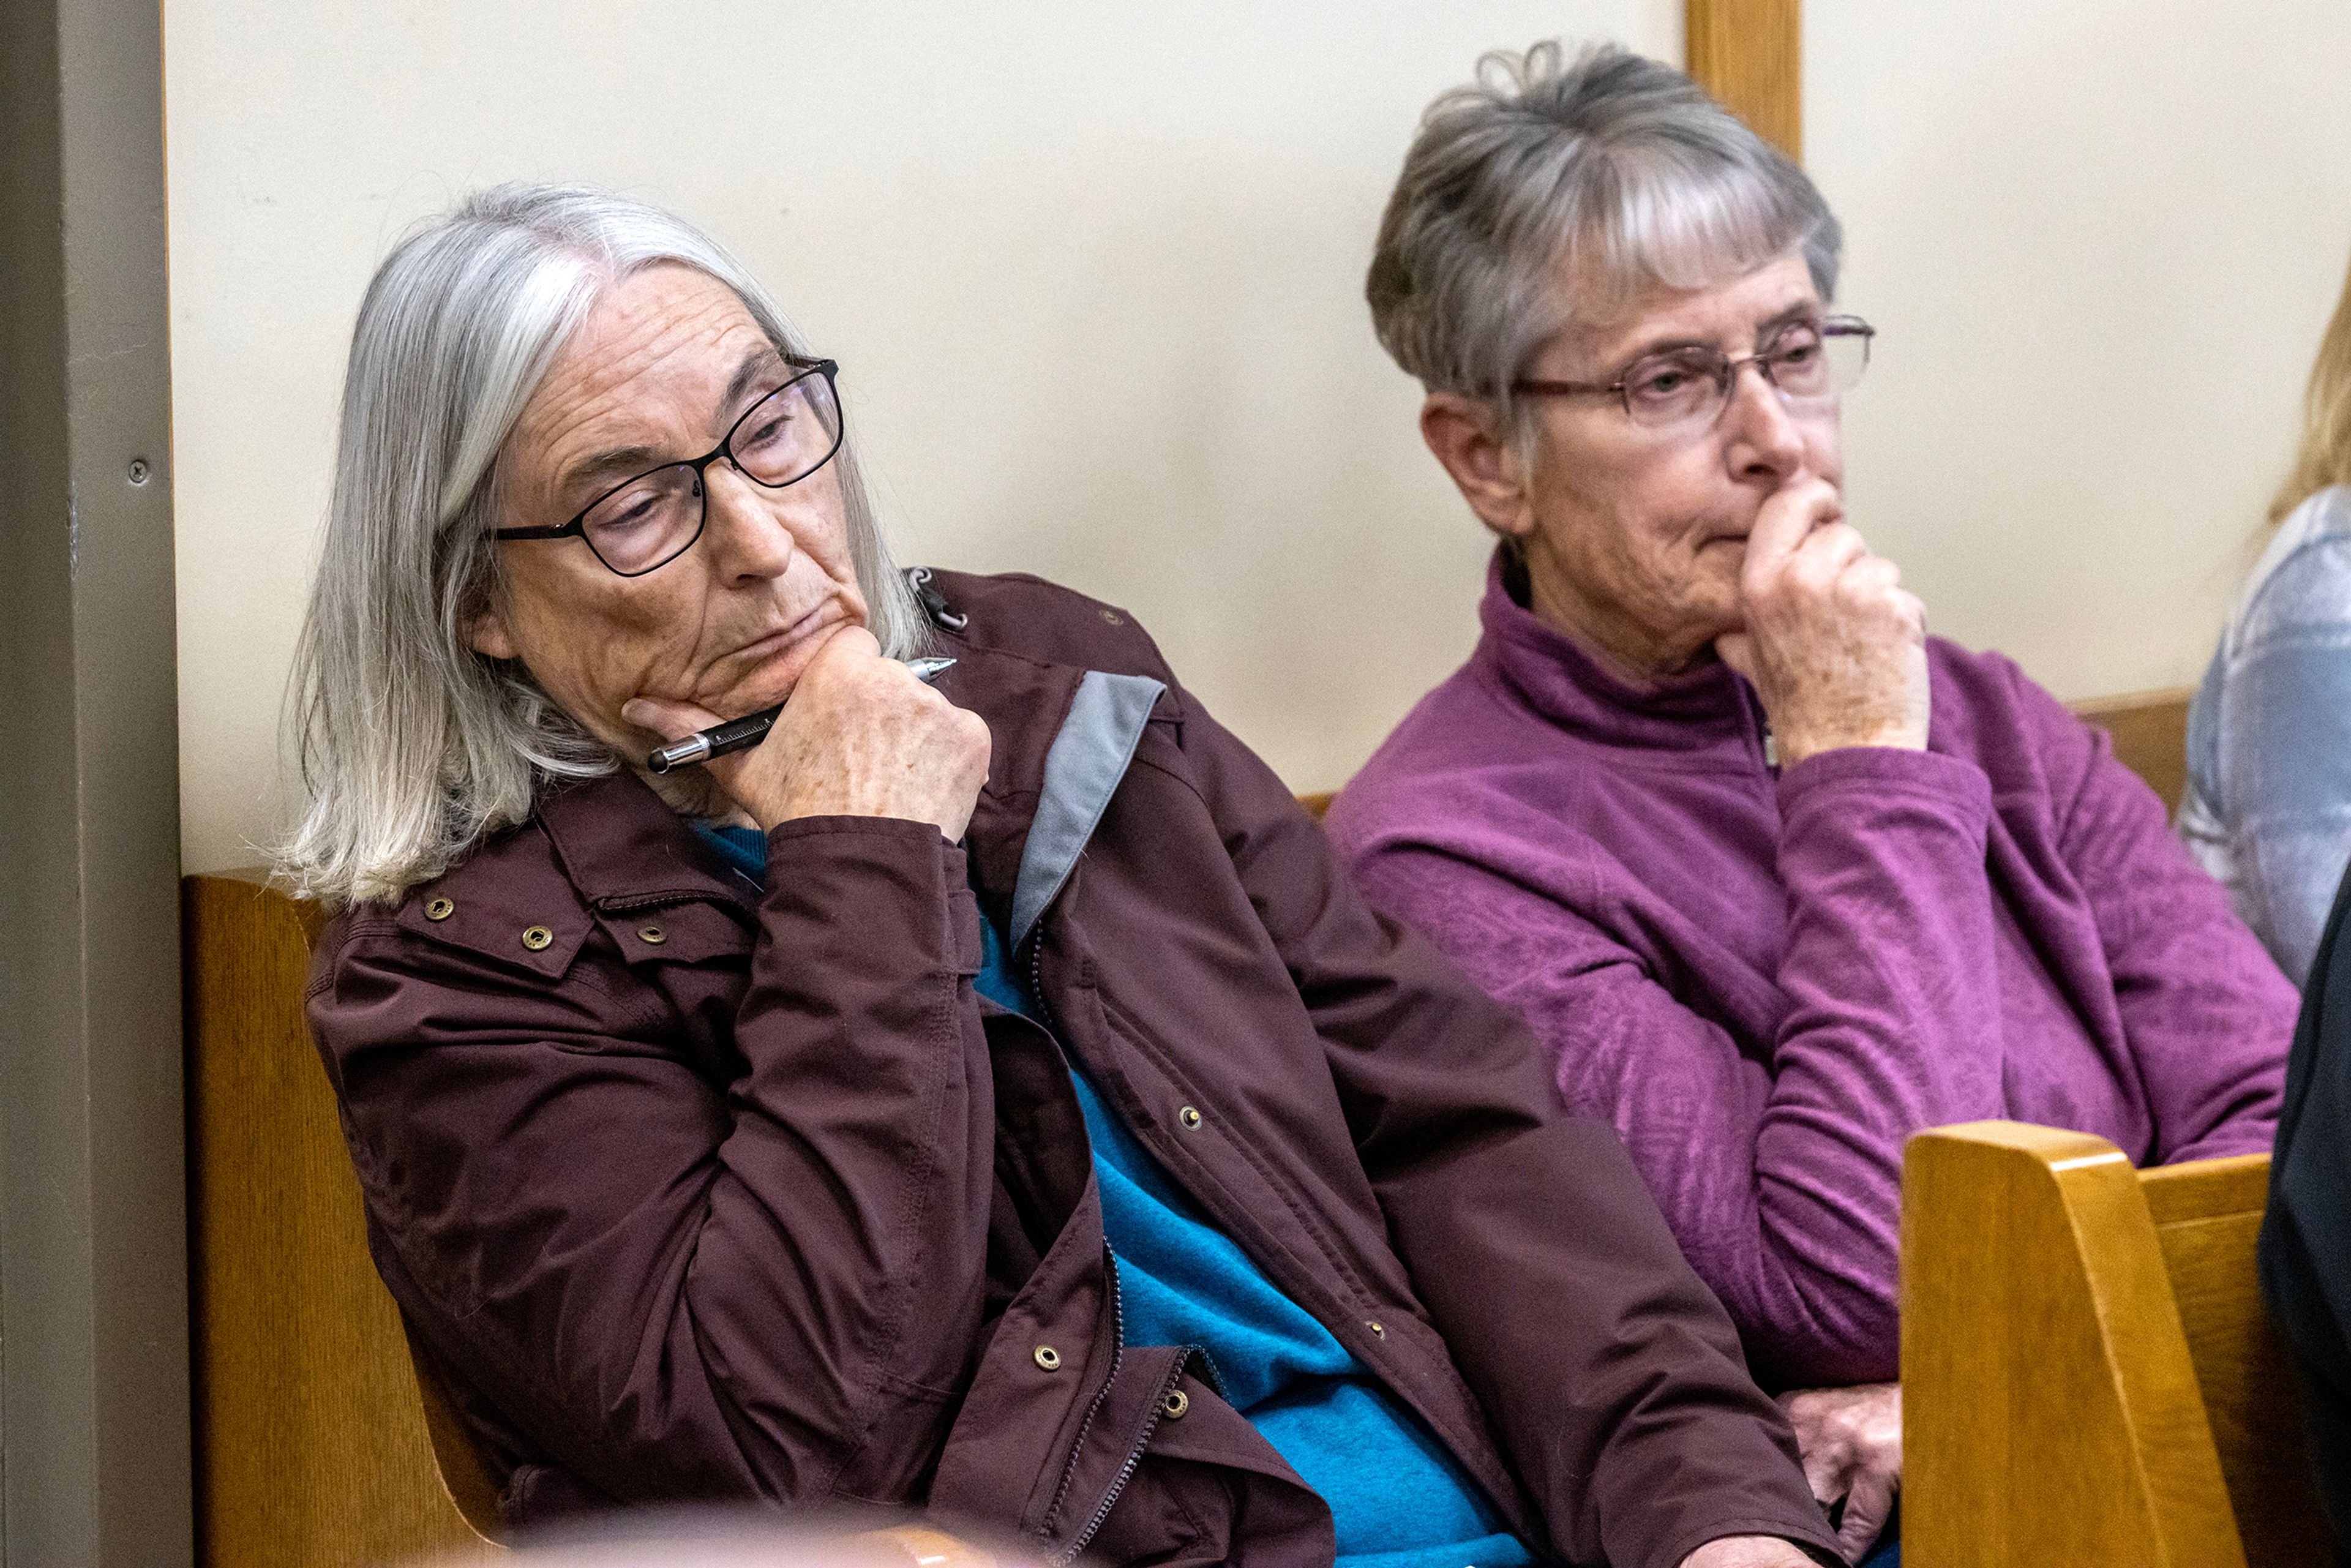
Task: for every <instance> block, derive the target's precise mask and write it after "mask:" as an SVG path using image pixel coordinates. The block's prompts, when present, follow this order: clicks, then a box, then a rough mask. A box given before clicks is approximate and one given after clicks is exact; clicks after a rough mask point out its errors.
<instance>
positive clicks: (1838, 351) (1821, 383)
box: [1510, 316, 1877, 430]
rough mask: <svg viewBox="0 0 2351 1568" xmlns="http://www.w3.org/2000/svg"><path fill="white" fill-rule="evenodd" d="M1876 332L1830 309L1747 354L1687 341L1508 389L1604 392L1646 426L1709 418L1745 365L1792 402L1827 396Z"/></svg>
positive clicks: (1848, 380)
mask: <svg viewBox="0 0 2351 1568" xmlns="http://www.w3.org/2000/svg"><path fill="white" fill-rule="evenodd" d="M1876 335H1877V329H1876V328H1875V327H1873V326H1871V325H1870V324H1869V323H1868V322H1866V321H1865V320H1863V319H1861V318H1860V317H1858V316H1831V317H1828V318H1826V319H1823V320H1817V321H1794V322H1791V323H1790V324H1789V325H1787V326H1785V327H1782V328H1781V329H1780V330H1779V331H1778V332H1776V333H1774V334H1773V335H1772V338H1771V341H1770V342H1769V343H1768V344H1766V345H1765V346H1764V347H1763V348H1762V349H1761V350H1759V351H1758V352H1756V353H1752V354H1740V355H1738V356H1737V357H1735V358H1734V357H1733V356H1731V355H1729V354H1725V353H1723V352H1722V351H1721V350H1719V349H1709V348H1706V347H1704V346H1703V345H1698V344H1693V345H1690V346H1688V347H1685V348H1678V349H1667V350H1661V351H1659V352H1657V353H1654V354H1644V355H1642V356H1641V357H1640V358H1639V359H1637V360H1635V361H1633V362H1632V363H1631V364H1629V365H1627V366H1625V369H1624V371H1623V372H1622V373H1620V374H1619V375H1618V376H1617V377H1616V379H1615V380H1614V381H1613V382H1554V381H1543V380H1540V379H1536V378H1521V379H1520V380H1518V381H1515V382H1511V383H1510V390H1511V391H1512V392H1519V393H1521V394H1524V395H1527V396H1531V397H1576V396H1585V395H1592V394H1604V395H1607V396H1612V397H1614V398H1615V399H1617V400H1618V401H1619V402H1622V403H1623V404H1624V408H1625V417H1626V418H1628V419H1630V420H1631V421H1632V422H1633V423H1635V424H1638V425H1642V426H1644V427H1646V428H1648V429H1653V430H1656V429H1672V428H1679V427H1684V426H1690V425H1697V424H1711V423H1714V421H1715V419H1716V417H1717V416H1718V415H1719V414H1720V413H1722V408H1723V404H1725V403H1726V402H1729V401H1730V383H1731V382H1732V381H1733V380H1734V379H1736V378H1737V376H1738V374H1739V372H1740V371H1741V370H1743V369H1745V368H1746V367H1747V366H1749V365H1753V366H1754V367H1755V368H1756V370H1757V371H1759V372H1761V375H1762V377H1763V379H1764V380H1765V381H1767V382H1771V385H1772V386H1773V387H1775V388H1777V389H1778V391H1779V393H1780V395H1781V397H1782V399H1784V400H1785V401H1786V402H1790V403H1792V404H1815V405H1817V404H1821V403H1825V402H1830V401H1832V400H1833V399H1834V398H1835V397H1836V396H1837V394H1838V393H1840V392H1845V391H1847V390H1848V389H1850V388H1851V387H1852V386H1853V384H1854V383H1855V382H1858V381H1860V380H1861V373H1862V371H1865V370H1867V369H1868V368H1869V342H1870V340H1871V339H1872V338H1875V337H1876Z"/></svg>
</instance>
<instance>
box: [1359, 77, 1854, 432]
mask: <svg viewBox="0 0 2351 1568" xmlns="http://www.w3.org/2000/svg"><path fill="white" fill-rule="evenodd" d="M1842 243H1843V235H1842V233H1841V231H1840V230H1839V228H1838V225H1837V221H1836V217H1835V215H1834V214H1832V213H1831V212H1830V211H1829V206H1828V204H1827V203H1826V202H1825V201H1823V199H1822V197H1821V193H1820V192H1819V190H1818V189H1816V188H1815V187H1814V186H1813V183H1812V181H1811V180H1810V179H1809V178H1807V177H1806V175H1805V173H1804V172H1803V171H1802V169H1800V168H1798V167H1797V166H1796V165H1795V164H1794V163H1792V162H1789V160H1788V159H1787V158H1785V157H1784V156H1782V154H1781V153H1780V152H1778V151H1777V150H1776V149H1774V148H1772V147H1771V146H1770V145H1769V144H1768V143H1766V142H1765V141H1762V139H1761V138H1760V137H1758V136H1757V135H1756V134H1755V133H1754V132H1753V131H1750V130H1749V129H1748V128H1747V127H1746V126H1745V125H1743V124H1741V123H1740V120H1738V118H1737V117H1736V116H1734V115H1732V114H1731V113H1730V111H1729V110H1726V109H1724V108H1723V107H1722V106H1721V105H1720V104H1719V103H1717V102H1715V101H1714V99H1711V98H1708V96H1707V95H1706V92H1705V90H1704V89H1701V88H1699V87H1698V84H1697V83H1695V82H1693V81H1691V80H1690V79H1689V78H1687V77H1686V76H1684V75H1683V74H1682V73H1681V72H1679V71H1677V70H1676V69H1674V68H1672V67H1671V66H1667V65H1660V64H1658V63H1657V62H1656V61H1655V60H1649V59H1644V58H1642V57H1640V56H1638V55H1635V54H1631V53H1628V52H1627V51H1625V49H1623V48H1621V47H1616V46H1614V45H1600V46H1597V47H1591V48H1587V49H1585V50H1583V52H1582V53H1581V54H1579V55H1577V56H1576V57H1573V59H1571V58H1569V57H1568V56H1567V53H1566V51H1565V50H1563V49H1562V48H1561V47H1560V46H1559V44H1558V43H1556V42H1545V43H1541V44H1537V45H1536V46H1535V47H1532V48H1531V49H1529V50H1527V51H1526V53H1524V54H1522V55H1521V54H1512V53H1510V52H1508V51H1501V50H1498V51H1496V52H1494V53H1492V54H1489V55H1487V56H1485V57H1483V58H1481V59H1480V60H1479V62H1478V74H1477V79H1476V80H1475V81H1474V82H1472V83H1471V84H1470V85H1468V86H1467V87H1461V88H1456V89H1453V90H1452V91H1450V92H1447V93H1445V94H1443V95H1442V96H1440V97H1439V98H1438V99H1437V101H1436V102H1435V103H1433V104H1431V105H1430V106H1429V108H1428V112H1427V114H1426V115H1425V116H1424V117H1423V118H1422V120H1421V122H1420V131H1419V133H1418V134H1417V135H1416V136H1415V137H1414V138H1413V143H1412V149H1411V151H1410V152H1407V153H1405V161H1404V170H1403V172H1401V173H1400V174H1398V175H1397V177H1396V183H1395V192H1394V193H1391V194H1390V196H1389V197H1388V204H1387V211H1386V213H1385V214H1384V216H1383V217H1382V219H1381V221H1380V234H1379V239H1378V241H1377V243H1376V244H1375V246H1374V248H1373V252H1372V265H1371V270H1370V273H1369V275H1368V277H1366V278H1365V280H1364V297H1365V298H1366V299H1367V301H1368V302H1369V303H1370V305H1371V308H1372V325H1373V328H1374V330H1375V331H1376V332H1377V333H1378V334H1379V340H1380V345H1381V347H1383V348H1384V349H1386V350H1387V351H1388V353H1389V355H1390V356H1391V357H1393V358H1394V359H1395V361H1396V363H1397V364H1399V365H1401V366H1402V367H1403V368H1404V369H1405V371H1408V372H1410V373H1411V374H1412V375H1414V376H1416V377H1418V378H1419V380H1420V382H1421V384H1422V385H1423V386H1424V387H1426V388H1427V389H1428V390H1429V391H1431V392H1455V393H1458V394H1460V395H1462V396H1465V397H1472V398H1478V399H1480V400H1483V401H1486V402H1489V403H1490V404H1491V405H1492V406H1494V407H1496V408H1497V409H1498V410H1499V412H1500V413H1501V414H1502V416H1503V418H1504V420H1505V421H1506V423H1508V424H1509V425H1510V427H1511V428H1512V430H1513V431H1514V433H1515V434H1518V435H1519V436H1520V439H1521V440H1523V438H1524V435H1525V434H1526V433H1525V431H1524V429H1523V428H1522V426H1523V417H1522V415H1523V411H1522V409H1521V408H1520V405H1519V400H1517V399H1515V398H1514V397H1513V396H1512V394H1511V392H1510V383H1511V382H1513V381H1515V380H1516V379H1517V378H1518V377H1519V376H1520V375H1521V374H1523V373H1524V371H1525V369H1526V365H1527V361H1529V360H1530V359H1531V357H1532V356H1533V355H1534V353H1535V352H1536V350H1539V349H1540V348H1541V346H1542V344H1543V342H1544V341H1545V340H1548V339H1549V338H1550V337H1551V336H1552V334H1554V333H1556V332H1557V331H1558V330H1559V329H1561V328H1562V327H1564V326H1566V325H1568V324H1569V322H1570V319H1572V318H1577V319H1582V320H1583V322H1584V323H1586V324H1592V323H1594V322H1596V321H1600V320H1604V319H1607V318H1608V317H1610V316H1612V315H1613V314H1614V312H1616V311H1617V310H1619V309H1621V308H1624V307H1625V306H1626V305H1628V304H1630V303H1631V302H1632V300H1633V299H1634V298H1636V297H1637V296H1638V294H1639V293H1640V292H1641V291H1642V290H1643V289H1645V288H1646V287H1650V286H1652V285H1655V284H1659V283H1662V284H1666V285H1667V286H1669V287H1677V288H1691V287H1704V286H1706V285H1708V284H1710V283H1715V282H1719V281H1720V280H1721V279H1722V278H1723V277H1726V276H1733V275H1736V274H1737V273H1740V272H1743V271H1745V270H1747V269H1748V268H1750V267H1756V266H1759V265H1761V264H1762V263H1764V262H1768V261H1770V260H1771V259H1773V258H1774V257H1776V256H1784V255H1786V254H1787V253H1788V252H1789V251H1791V250H1799V251H1801V252H1802V255H1803V257H1804V261H1805V264H1806V266H1807V267H1808V268H1809V269H1810V271H1811V273H1812V278H1813V287H1814V288H1816V289H1818V290H1819V292H1820V296H1821V298H1823V299H1824V300H1825V299H1832V298H1835V296H1836V279H1837V259H1838V253H1839V250H1840V248H1841V246H1842ZM1562 272H1565V273H1567V274H1568V275H1570V276H1572V277H1574V278H1575V279H1576V282H1577V285H1578V286H1579V287H1582V288H1583V289H1584V290H1585V292H1584V294H1583V296H1582V297H1580V298H1568V297H1567V294H1566V291H1565V290H1564V289H1562V287H1560V286H1559V282H1560V278H1561V276H1562Z"/></svg>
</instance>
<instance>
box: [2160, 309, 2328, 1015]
mask: <svg viewBox="0 0 2351 1568" xmlns="http://www.w3.org/2000/svg"><path fill="white" fill-rule="evenodd" d="M2270 517H2271V519H2272V520H2273V522H2276V523H2277V524H2278V530H2277V533H2276V536H2275V537H2274V538H2272V539H2271V540H2270V543H2269V548H2268V549H2265V550H2263V551H2262V559H2261V560H2260V562H2259V563H2258V564H2257V565H2256V566H2255V567H2254V568H2253V572H2252V577H2251V578H2250V579H2249V580H2247V581H2246V583H2245V587H2244V591H2243V593H2242V594H2241V596H2240V598H2239V599H2238V601H2237V607H2236V611H2235V612H2234V613H2233V614H2231V616H2230V617H2229V624H2228V628H2227V630H2226V631H2225V632H2222V633H2221V637H2220V652H2219V653H2215V654H2214V655H2213V657H2212V664H2211V667H2210V668H2209V669H2208V670H2206V671H2205V673H2204V684H2203V685H2202V687H2201V688H2200V689H2199V691H2198V692H2197V694H2196V700H2195V702H2194V703H2193V704H2192V705H2191V706H2189V710H2188V790H2187V794H2186V796H2185V797H2184V798H2183V799H2182V800H2181V801H2180V806H2179V834H2180V837H2182V838H2184V839H2186V840H2187V841H2188V845H2189V848H2190V849H2192V850H2194V851H2195V852H2196V855H2197V858H2198V859H2199V860H2200V861H2202V862H2204V868H2205V869H2206V870H2207V871H2210V873H2212V874H2213V875H2214V876H2215V877H2217V878H2219V879H2220V882H2221V883H2222V884H2223V885H2225V886H2226V887H2227V888H2228V889H2229V893H2230V896H2231V897H2232V898H2234V899H2235V900H2236V904H2237V913H2238V914H2239V915H2241V916H2242V917H2243V919H2244V921H2245V924H2246V925H2250V926H2252V928H2253V930H2254V932H2255V933H2256V934H2257V935H2258V936H2260V937H2261V939H2262V945H2263V946H2266V947H2267V948H2268V949H2269V951H2270V956H2272V957H2273V958H2275V959H2276V960H2277V962H2278V967H2280V968H2282V969H2283V970H2284V971H2285V972H2286V975H2287V977H2288V978H2290V979H2292V980H2293V981H2294V984H2295V985H2297V986H2299V985H2301V984H2302V983H2303V982H2304V978H2305V977H2307V976H2308V975H2309V973H2310V964H2311V958H2312V956H2313V955H2314V954H2315V953H2316V952H2317V950H2318V938H2319V934H2320V932H2322V931H2323V930H2325V925H2326V913H2327V909H2328V907H2329V906H2330V905H2331V904H2333V902H2334V899H2335V886H2336V884H2337V883H2340V882H2341V881H2342V880H2343V871H2344V866H2345V863H2346V862H2351V277H2346V279H2345V281H2344V290H2343V298H2342V299H2341V300H2340V301H2339V302H2338V303H2337V304H2336V305H2335V317H2334V319H2333V320H2332V321H2330V322H2329V323H2328V324H2327V328H2326V335H2325V338H2324V339H2323V340H2321V341H2320V344H2319V349H2318V360H2317V362H2316V363H2315V364H2314V365H2313V366H2312V367H2311V372H2310V390H2309V393H2308V396H2307V398H2306V399H2305V402H2304V423H2303V434H2302V444H2301V450H2300V451H2299V452H2298V453H2297V454H2296V455H2295V458H2294V471H2293V472H2292V473H2291V474H2290V475H2289V476H2287V479H2286V482H2285V484H2284V486H2283V487H2282V488H2281V489H2280V490H2279V492H2278V496H2277V499H2276V501H2275V503H2274V504H2273V506H2272V507H2271V510H2270Z"/></svg>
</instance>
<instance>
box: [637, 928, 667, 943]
mask: <svg viewBox="0 0 2351 1568" xmlns="http://www.w3.org/2000/svg"><path fill="white" fill-rule="evenodd" d="M637 940H638V941H640V942H649V943H651V944H652V945H653V946H656V947H658V946H661V945H662V944H663V943H664V942H666V941H668V940H669V933H668V932H666V931H664V930H663V929H662V928H661V927H660V926H658V925H641V926H639V927H638V928H637Z"/></svg>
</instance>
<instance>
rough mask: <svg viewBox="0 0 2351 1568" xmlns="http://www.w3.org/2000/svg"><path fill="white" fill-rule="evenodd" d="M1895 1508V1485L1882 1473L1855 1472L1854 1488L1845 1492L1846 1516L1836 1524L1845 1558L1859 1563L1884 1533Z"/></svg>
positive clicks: (1839, 1543) (1838, 1542)
mask: <svg viewBox="0 0 2351 1568" xmlns="http://www.w3.org/2000/svg"><path fill="white" fill-rule="evenodd" d="M1893 1511H1894V1488H1893V1485H1892V1484H1891V1483H1890V1482H1888V1481H1887V1480H1886V1478H1885V1477H1883V1476H1874V1475H1869V1474H1866V1473H1864V1474H1860V1475H1856V1476H1855V1478H1854V1482H1853V1490H1851V1491H1849V1492H1847V1493H1846V1494H1845V1499H1844V1519H1842V1520H1840V1521H1838V1523H1837V1544H1838V1545H1840V1546H1842V1547H1844V1552H1845V1555H1846V1557H1848V1558H1849V1559H1851V1560H1853V1561H1855V1562H1859V1561H1860V1560H1861V1559H1862V1558H1863V1557H1864V1556H1865V1555H1866V1554H1867V1553H1868V1552H1869V1549H1870V1548H1871V1547H1873V1546H1875V1545H1876V1544H1877V1538H1878V1536H1879V1535H1881V1534H1883V1533H1884V1532H1885V1530H1886V1516H1887V1515H1888V1514H1890V1513H1892V1512H1893Z"/></svg>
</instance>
